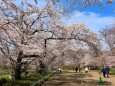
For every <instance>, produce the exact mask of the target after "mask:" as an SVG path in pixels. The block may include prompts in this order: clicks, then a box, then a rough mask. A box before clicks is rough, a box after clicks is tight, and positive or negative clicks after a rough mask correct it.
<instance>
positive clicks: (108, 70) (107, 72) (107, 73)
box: [106, 66, 110, 77]
mask: <svg viewBox="0 0 115 86" xmlns="http://www.w3.org/2000/svg"><path fill="white" fill-rule="evenodd" d="M109 72H110V67H109V66H107V67H106V75H107V77H109Z"/></svg>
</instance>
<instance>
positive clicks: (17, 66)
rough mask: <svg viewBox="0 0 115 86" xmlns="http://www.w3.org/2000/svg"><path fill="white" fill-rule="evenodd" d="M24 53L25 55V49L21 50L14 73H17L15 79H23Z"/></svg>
mask: <svg viewBox="0 0 115 86" xmlns="http://www.w3.org/2000/svg"><path fill="white" fill-rule="evenodd" d="M22 55H23V51H20V52H19V55H18V57H17V62H16V66H15V68H14V73H15V80H20V79H21V66H22V64H21V61H22Z"/></svg>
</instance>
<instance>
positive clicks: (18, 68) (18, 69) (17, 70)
mask: <svg viewBox="0 0 115 86" xmlns="http://www.w3.org/2000/svg"><path fill="white" fill-rule="evenodd" d="M14 73H15V80H20V79H21V65H20V64H18V63H17V64H16V67H15V69H14Z"/></svg>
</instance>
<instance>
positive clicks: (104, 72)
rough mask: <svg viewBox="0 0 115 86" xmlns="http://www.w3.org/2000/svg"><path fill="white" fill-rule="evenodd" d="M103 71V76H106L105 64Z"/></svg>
mask: <svg viewBox="0 0 115 86" xmlns="http://www.w3.org/2000/svg"><path fill="white" fill-rule="evenodd" d="M101 72H102V73H103V77H104V78H106V76H105V75H106V67H105V66H103V67H102V70H101Z"/></svg>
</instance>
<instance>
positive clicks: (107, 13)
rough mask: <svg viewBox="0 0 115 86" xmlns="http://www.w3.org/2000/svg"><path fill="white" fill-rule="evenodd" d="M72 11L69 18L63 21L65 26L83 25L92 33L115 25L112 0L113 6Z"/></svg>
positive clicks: (114, 7) (114, 5) (107, 5)
mask: <svg viewBox="0 0 115 86" xmlns="http://www.w3.org/2000/svg"><path fill="white" fill-rule="evenodd" d="M72 11H73V13H72V14H71V17H70V18H66V17H65V19H64V21H65V23H66V24H72V23H84V24H85V26H86V27H87V28H89V29H90V30H92V31H94V32H98V31H100V30H102V29H104V28H105V27H110V26H113V25H114V24H115V0H113V4H106V5H103V7H102V8H101V7H99V6H91V7H86V8H84V9H82V10H80V11H77V10H74V9H73V10H72Z"/></svg>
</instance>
